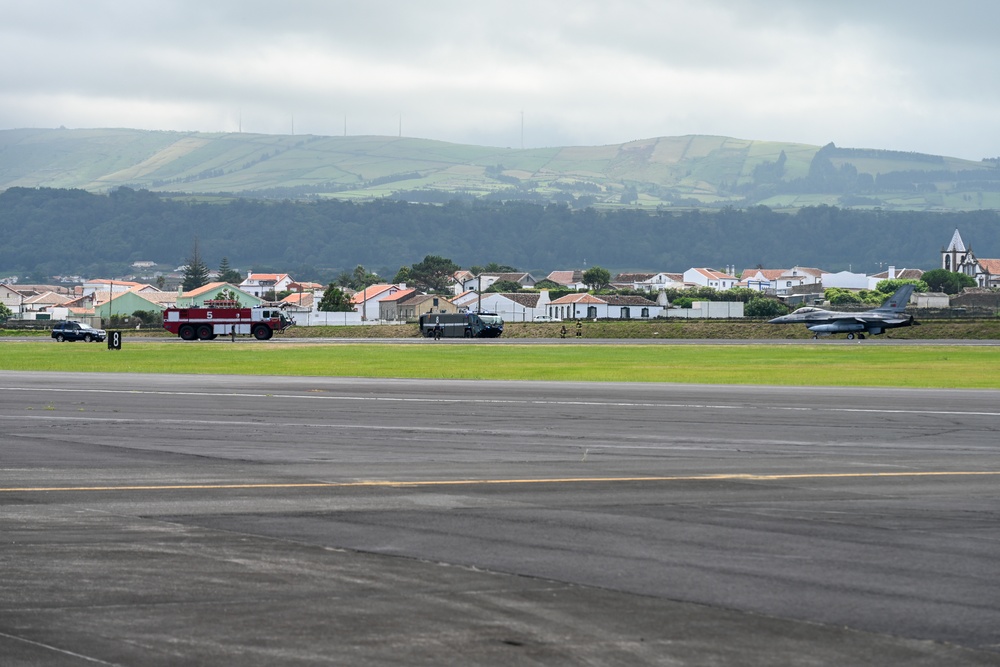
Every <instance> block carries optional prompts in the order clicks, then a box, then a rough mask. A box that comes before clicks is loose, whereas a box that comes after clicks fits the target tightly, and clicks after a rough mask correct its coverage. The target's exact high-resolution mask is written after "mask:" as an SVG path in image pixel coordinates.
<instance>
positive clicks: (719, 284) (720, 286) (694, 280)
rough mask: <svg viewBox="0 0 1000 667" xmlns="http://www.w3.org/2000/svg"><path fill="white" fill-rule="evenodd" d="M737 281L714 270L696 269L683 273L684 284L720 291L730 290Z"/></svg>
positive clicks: (735, 278)
mask: <svg viewBox="0 0 1000 667" xmlns="http://www.w3.org/2000/svg"><path fill="white" fill-rule="evenodd" d="M739 281H740V280H739V278H737V277H736V276H732V275H729V274H728V273H724V272H722V271H716V270H715V269H707V268H696V269H688V270H687V271H685V272H684V282H686V283H691V284H692V285H700V286H701V287H711V288H712V289H716V290H720V291H722V290H727V289H732V288H733V287H735V286H736V283H738V282H739Z"/></svg>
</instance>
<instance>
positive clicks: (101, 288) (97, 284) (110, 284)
mask: <svg viewBox="0 0 1000 667" xmlns="http://www.w3.org/2000/svg"><path fill="white" fill-rule="evenodd" d="M144 284H145V283H136V282H132V281H131V280H112V279H109V278H93V279H91V280H87V281H86V282H84V283H83V285H81V289H82V292H81V293H82V294H83V295H84V296H86V295H88V294H93V293H94V292H111V293H115V292H127V291H129V290H130V289H132V288H133V287H142V286H143V285H144Z"/></svg>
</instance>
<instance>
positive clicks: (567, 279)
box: [545, 269, 588, 289]
mask: <svg viewBox="0 0 1000 667" xmlns="http://www.w3.org/2000/svg"><path fill="white" fill-rule="evenodd" d="M545 279H546V280H551V281H552V282H554V283H556V284H557V285H562V286H563V287H568V288H570V289H587V287H588V285H587V284H585V283H584V282H583V271H582V270H581V269H572V270H570V271H553V272H552V273H550V274H549V275H547V276H545Z"/></svg>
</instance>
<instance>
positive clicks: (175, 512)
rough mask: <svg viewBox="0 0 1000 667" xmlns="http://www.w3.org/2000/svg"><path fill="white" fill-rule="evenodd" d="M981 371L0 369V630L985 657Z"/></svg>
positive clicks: (990, 576) (96, 657) (450, 645)
mask: <svg viewBox="0 0 1000 667" xmlns="http://www.w3.org/2000/svg"><path fill="white" fill-rule="evenodd" d="M998 399H1000V392H990V391H933V390H892V389H829V388H774V387H718V386H691V385H660V384H657V385H647V384H642V385H638V384H635V385H633V384H604V383H593V384H587V383H545V382H483V381H475V382H473V381H468V382H467V381H426V380H368V379H350V378H348V379H336V378H274V377H226V376H162V375H117V374H116V375H110V374H109V375H102V374H63V373H15V372H3V373H0V572H2V575H3V584H2V588H0V656H3V658H4V659H3V662H4V664H6V665H49V664H51V665H65V664H81V665H82V664H89V665H93V664H123V665H124V664H128V665H133V664H135V665H139V664H141V665H170V664H237V663H238V664H244V665H271V664H287V665H295V664H302V665H306V664H352V665H364V664H428V665H430V664H434V665H441V664H485V665H489V664H497V665H500V664H502V665H517V664H545V665H559V664H565V665H578V664H629V665H634V664H653V665H656V664H664V665H666V664H692V665H697V664H741V665H783V664H786V665H799V664H880V665H894V664H898V665H903V664H905V665H940V664H949V665H1000V559H998V558H997V556H998V553H1000V531H998V530H997V516H998V510H1000V454H998V444H997V433H998V430H1000V401H998Z"/></svg>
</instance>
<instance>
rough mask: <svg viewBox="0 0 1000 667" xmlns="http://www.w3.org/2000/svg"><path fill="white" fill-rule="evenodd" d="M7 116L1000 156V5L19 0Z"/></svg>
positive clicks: (741, 0) (15, 119)
mask: <svg viewBox="0 0 1000 667" xmlns="http://www.w3.org/2000/svg"><path fill="white" fill-rule="evenodd" d="M0 17H2V19H0V129H6V128H23V127H59V126H65V127H69V128H81V127H132V128H142V129H164V130H200V131H213V132H214V131H233V132H235V131H238V130H240V129H242V131H244V132H263V133H291V132H293V131H294V133H295V134H325V135H338V136H339V135H343V134H344V132H345V126H346V132H347V134H351V135H360V134H380V135H391V136H395V135H397V134H399V133H400V131H401V132H402V134H403V135H404V136H413V137H422V138H430V139H441V140H445V141H453V142H461V143H474V144H483V145H493V146H509V147H512V148H517V147H520V146H522V145H523V146H524V147H526V148H532V147H537V146H553V145H600V144H611V143H620V142H624V141H629V140H632V139H642V138H649V137H656V136H673V135H684V134H718V135H725V136H732V137H739V138H744V139H761V140H776V141H797V142H803V143H809V144H817V145H821V144H825V143H828V142H830V141H833V142H835V143H836V144H837V145H838V146H849V147H866V148H887V149H894V150H907V151H920V152H927V153H935V154H943V155H952V156H957V157H965V158H970V159H974V160H979V159H981V158H983V157H995V156H1000V39H998V38H997V35H996V26H998V25H1000V2H996V0H950V1H949V2H940V1H937V0H697V1H696V0H685V1H682V0H615V1H614V2H610V1H609V0H531V1H529V0H508V1H506V2H502V3H499V2H490V1H487V0H420V1H419V2H418V1H417V0H353V1H347V0H284V1H282V2H276V1H275V0H197V1H195V0H157V1H152V0H87V1H86V2H81V1H79V0H0Z"/></svg>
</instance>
